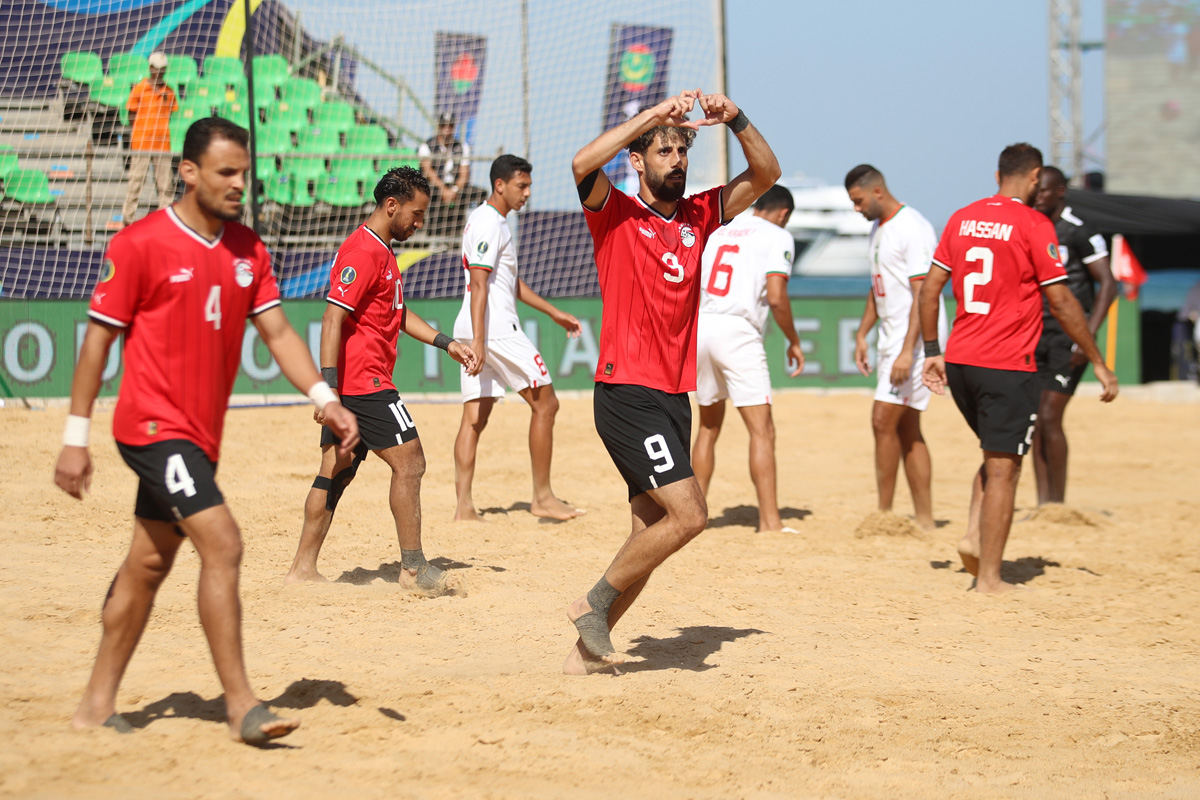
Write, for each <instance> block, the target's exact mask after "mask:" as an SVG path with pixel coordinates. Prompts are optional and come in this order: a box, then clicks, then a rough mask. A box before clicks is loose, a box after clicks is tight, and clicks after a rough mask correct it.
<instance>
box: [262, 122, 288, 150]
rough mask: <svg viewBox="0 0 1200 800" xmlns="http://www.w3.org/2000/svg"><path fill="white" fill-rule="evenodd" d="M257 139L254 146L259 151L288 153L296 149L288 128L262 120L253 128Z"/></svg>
mask: <svg viewBox="0 0 1200 800" xmlns="http://www.w3.org/2000/svg"><path fill="white" fill-rule="evenodd" d="M255 134H256V136H257V137H258V141H257V142H255V146H256V148H257V149H258V151H259V152H260V153H290V152H292V151H294V150H295V149H296V145H295V143H294V142H293V141H292V131H291V129H290V128H288V127H286V126H281V125H274V124H272V123H270V122H264V123H262V124H261V125H258V126H257V127H256V128H255Z"/></svg>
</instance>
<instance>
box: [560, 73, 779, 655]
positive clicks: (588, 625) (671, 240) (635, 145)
mask: <svg viewBox="0 0 1200 800" xmlns="http://www.w3.org/2000/svg"><path fill="white" fill-rule="evenodd" d="M696 106H699V108H700V110H701V112H702V113H703V117H702V118H701V119H697V120H695V121H688V119H687V114H688V113H689V112H690V111H692V109H693V108H695V107H696ZM718 123H725V124H727V125H728V126H729V128H730V130H732V131H733V133H734V134H735V135H736V136H737V138H738V141H739V142H741V145H742V151H743V153H744V154H745V157H746V163H747V165H748V166H747V168H746V170H745V171H744V172H742V174H740V175H738V176H737V177H736V178H734V179H733V180H732V181H731V182H730V183H729V184H728V185H726V186H724V187H720V186H718V187H715V188H713V189H709V190H708V191H705V192H701V193H699V194H695V195H692V196H690V197H684V191H685V188H686V184H687V168H688V150H689V148H690V147H691V145H692V142H693V140H694V138H695V135H696V129H698V128H700V127H702V126H706V125H716V124H718ZM622 148H628V150H629V159H630V163H631V164H632V165H633V168H634V169H635V170H636V171H637V173H638V178H639V188H638V193H637V195H635V196H633V197H629V196H626V195H625V194H623V193H622V192H620V191H618V190H617V189H615V188H614V187H613V186H612V185H611V184H610V183H609V181H608V178H607V177H606V176H605V175H604V172H603V171H602V169H601V168H602V167H603V166H604V165H605V164H607V163H608V162H609V161H611V160H612V159H613V158H614V157H615V156H616V155H617V154H618V153H619V152H620V151H621V149H622ZM571 167H572V170H573V172H574V176H575V183H576V185H577V187H578V190H579V198H580V201H581V202H582V203H583V208H584V217H585V218H586V219H587V224H588V229H589V231H590V232H591V235H592V241H593V243H594V245H595V255H596V267H597V270H598V272H599V279H600V296H601V299H602V301H603V304H604V314H603V320H602V323H601V329H600V359H599V362H598V364H597V368H596V387H595V391H594V393H593V405H594V410H595V419H596V431H597V432H598V433H599V434H600V438H601V440H602V441H603V442H604V446H605V447H606V448H607V449H608V452H609V455H610V456H611V457H612V459H613V462H614V463H615V464H616V466H617V469H618V470H619V471H620V473H621V476H622V477H623V478H624V479H625V482H626V483H627V484H628V486H629V503H630V511H631V512H632V526H633V527H632V532H631V533H630V534H629V538H628V539H626V541H625V544H624V545H623V546H622V547H621V549H620V550H619V551H618V553H617V555H616V558H614V559H613V562H612V564H610V565H609V567H608V569H607V570H606V571H605V573H604V576H603V577H601V578H600V580H599V581H598V582H597V583H596V585H595V586H594V587H593V588H592V589H591V590H590V591H589V592H588V593H587V594H586V595H584V596H583V597H580V598H579V599H577V600H575V602H573V603H571V605H570V606H569V607H568V609H567V616H568V617H569V618H570V619H571V621H572V622H573V623H574V624H575V627H576V629H577V630H578V632H579V639H578V641H576V643H575V645H574V647H572V649H571V652H570V654H569V655H568V656H567V660H566V663H565V664H563V672H565V673H568V674H587V673H588V672H590V671H592V670H593V669H596V668H603V667H604V666H606V665H609V664H615V663H620V662H621V661H622V660H623V659H622V657H621V656H620V655H619V654H618V653H616V651H615V649H614V648H613V645H612V639H611V637H610V631H611V630H612V628H613V626H614V625H616V623H617V621H618V620H619V619H620V618H621V615H622V614H624V613H625V611H626V610H628V608H629V607H630V605H631V604H632V603H633V601H634V600H635V599H636V598H637V596H638V594H639V593H640V592H641V591H642V589H643V588H645V586H646V581H647V580H648V579H649V577H650V573H651V572H653V571H654V569H655V568H656V567H657V566H658V565H659V564H661V563H662V562H663V561H664V560H666V558H667V557H668V556H670V555H671V554H672V553H674V552H675V551H676V550H678V549H679V548H681V547H683V546H684V545H685V544H687V542H689V541H690V540H691V539H692V538H693V537H695V536H696V535H697V534H699V533H700V532H701V531H702V530H704V527H705V525H706V524H707V522H708V506H707V505H706V503H705V501H704V493H703V492H702V491H701V490H700V485H699V483H698V482H697V480H696V478H695V477H694V475H693V473H692V468H691V463H690V461H689V450H690V444H691V427H692V420H691V406H690V404H689V400H688V394H687V393H688V392H689V391H692V390H694V389H695V388H696V322H697V315H698V312H699V304H700V271H701V270H700V265H701V260H700V257H701V254H702V253H703V251H704V244H705V242H706V241H707V239H708V236H709V234H711V233H712V232H713V231H714V230H716V228H717V227H719V226H720V225H722V224H724V223H725V222H727V221H729V220H730V219H732V218H733V217H735V216H736V215H738V214H739V213H741V212H742V211H743V210H745V209H747V208H749V207H750V205H751V204H753V203H754V201H755V200H757V199H758V197H759V196H760V195H762V194H763V192H765V191H767V190H768V189H770V188H771V186H772V185H774V183H775V181H776V180H778V178H779V164H778V162H777V161H776V160H775V154H774V153H772V152H771V148H770V147H769V146H768V145H767V143H766V141H765V140H764V139H763V137H762V135H761V134H760V133H759V132H758V130H757V129H756V128H755V127H754V126H753V125H751V124H750V121H749V120H748V119H747V118H746V115H745V114H744V113H742V112H741V111H740V110H739V109H738V107H737V106H736V105H735V104H734V103H733V101H732V100H730V99H729V98H728V97H725V96H724V95H720V94H712V95H706V94H704V93H703V92H701V91H700V90H699V89H697V90H695V91H685V92H683V93H681V94H679V95H677V96H675V97H671V98H668V99H666V100H664V101H663V102H661V103H659V104H658V105H656V106H654V107H653V108H648V109H645V110H643V111H642V112H641V113H639V114H638V115H637V116H635V117H633V118H631V119H629V120H627V121H626V122H623V123H622V124H620V125H618V126H616V127H614V128H612V129H610V130H608V131H605V132H604V133H602V134H600V136H598V137H597V138H596V139H594V140H593V141H592V142H591V143H590V144H588V145H587V146H585V147H584V148H583V149H582V150H580V151H579V152H578V153H577V154H576V155H575V159H574V161H573V162H572V164H571Z"/></svg>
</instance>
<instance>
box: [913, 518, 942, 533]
mask: <svg viewBox="0 0 1200 800" xmlns="http://www.w3.org/2000/svg"><path fill="white" fill-rule="evenodd" d="M913 519H914V520H915V521H916V523H917V525H918V526H919V527H920V528H921V530H923V531H933V530H937V523H936V522H934V521H933V517H924V518H923V517H913Z"/></svg>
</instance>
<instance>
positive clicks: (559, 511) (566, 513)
mask: <svg viewBox="0 0 1200 800" xmlns="http://www.w3.org/2000/svg"><path fill="white" fill-rule="evenodd" d="M529 513H530V514H533V515H534V516H535V517H545V518H546V519H574V518H575V517H579V516H582V515H584V514H586V513H587V511H586V510H584V509H582V508H575V507H574V506H572V505H570V504H569V503H564V502H563V501H562V500H559V499H558V498H557V497H551V498H550V499H549V500H547V501H545V502H543V501H541V500H534V501H533V503H531V504H530V506H529Z"/></svg>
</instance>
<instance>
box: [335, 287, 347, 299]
mask: <svg viewBox="0 0 1200 800" xmlns="http://www.w3.org/2000/svg"><path fill="white" fill-rule="evenodd" d="M346 288H347V287H345V286H339V287H337V290H338V291H339V292H341V293H342V297H345V296H346Z"/></svg>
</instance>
